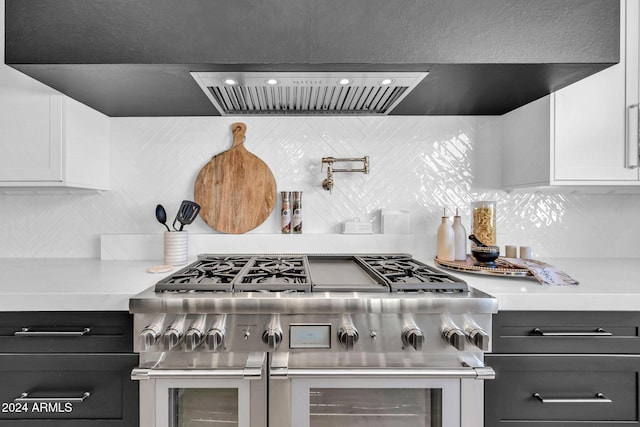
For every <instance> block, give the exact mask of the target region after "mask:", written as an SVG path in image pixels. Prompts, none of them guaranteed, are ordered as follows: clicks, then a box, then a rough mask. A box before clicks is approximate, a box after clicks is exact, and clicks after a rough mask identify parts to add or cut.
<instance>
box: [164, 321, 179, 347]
mask: <svg viewBox="0 0 640 427" xmlns="http://www.w3.org/2000/svg"><path fill="white" fill-rule="evenodd" d="M180 341H182V331H181V330H180V329H177V328H174V327H172V326H169V327H168V328H167V329H166V330H165V331H164V345H165V346H166V347H167V348H168V349H169V350H171V349H172V348H174V347H176V346H177V345H178V344H180Z"/></svg>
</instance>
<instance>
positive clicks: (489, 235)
mask: <svg viewBox="0 0 640 427" xmlns="http://www.w3.org/2000/svg"><path fill="white" fill-rule="evenodd" d="M471 214H472V217H471V218H472V220H471V233H472V234H474V235H475V236H476V237H477V238H478V240H480V241H481V242H482V243H484V244H485V245H488V246H495V245H496V202H494V201H487V200H481V201H477V202H471ZM475 246H477V245H476V244H475V243H473V242H472V243H471V247H475Z"/></svg>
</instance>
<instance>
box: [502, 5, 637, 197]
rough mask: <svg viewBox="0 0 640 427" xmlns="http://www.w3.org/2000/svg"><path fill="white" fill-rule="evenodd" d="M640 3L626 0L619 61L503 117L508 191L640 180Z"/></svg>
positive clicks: (504, 181) (629, 183)
mask: <svg viewBox="0 0 640 427" xmlns="http://www.w3.org/2000/svg"><path fill="white" fill-rule="evenodd" d="M639 4H640V0H622V1H621V25H620V28H621V31H622V36H621V42H620V63H619V64H617V65H614V66H613V67H610V68H607V69H606V70H603V71H601V72H599V73H597V74H595V75H593V76H590V77H587V78H585V79H583V80H581V81H579V82H577V83H574V84H572V85H570V86H567V87H565V88H563V89H560V90H558V91H556V92H554V93H552V94H551V95H548V96H546V97H544V98H542V99H539V100H537V101H534V102H532V103H530V104H527V105H525V106H523V107H521V108H518V109H516V110H514V111H512V112H510V113H507V114H505V115H504V116H503V118H502V119H503V120H504V123H503V126H504V127H503V131H504V132H503V153H502V166H503V167H502V184H503V187H504V188H505V189H516V188H532V187H548V186H551V187H563V186H566V187H585V186H587V187H631V186H640V172H639V170H640V169H638V161H639V160H638V145H639V140H638V138H639V135H638V101H639V89H638V82H639V80H640V71H639V70H640V66H639V61H638V49H639V36H638V27H639V26H640V25H639V24H640V7H639Z"/></svg>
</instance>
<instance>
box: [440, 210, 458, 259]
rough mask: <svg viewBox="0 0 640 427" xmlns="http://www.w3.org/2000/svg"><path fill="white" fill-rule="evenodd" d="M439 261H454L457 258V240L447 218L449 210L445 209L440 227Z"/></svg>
mask: <svg viewBox="0 0 640 427" xmlns="http://www.w3.org/2000/svg"><path fill="white" fill-rule="evenodd" d="M437 257H438V259H440V260H442V261H454V260H455V257H456V252H455V239H454V233H453V227H452V226H451V223H450V222H449V217H448V216H447V208H444V214H443V216H442V222H441V223H440V226H439V227H438V254H437Z"/></svg>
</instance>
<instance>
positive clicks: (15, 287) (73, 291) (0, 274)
mask: <svg viewBox="0 0 640 427" xmlns="http://www.w3.org/2000/svg"><path fill="white" fill-rule="evenodd" d="M156 264H158V263H157V261H156V262H153V261H146V262H145V261H101V260H99V259H88V258H60V259H51V258H43V259H33V258H29V259H11V258H4V259H0V311H85V310H88V311H101V310H102V311H128V310H129V298H130V297H131V296H132V295H135V294H137V293H138V292H141V291H143V290H144V289H146V288H148V287H150V286H153V285H154V284H155V283H156V282H157V281H158V280H160V279H161V278H162V277H164V275H162V274H151V273H147V267H149V266H152V265H156ZM166 274H169V273H165V275H166Z"/></svg>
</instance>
